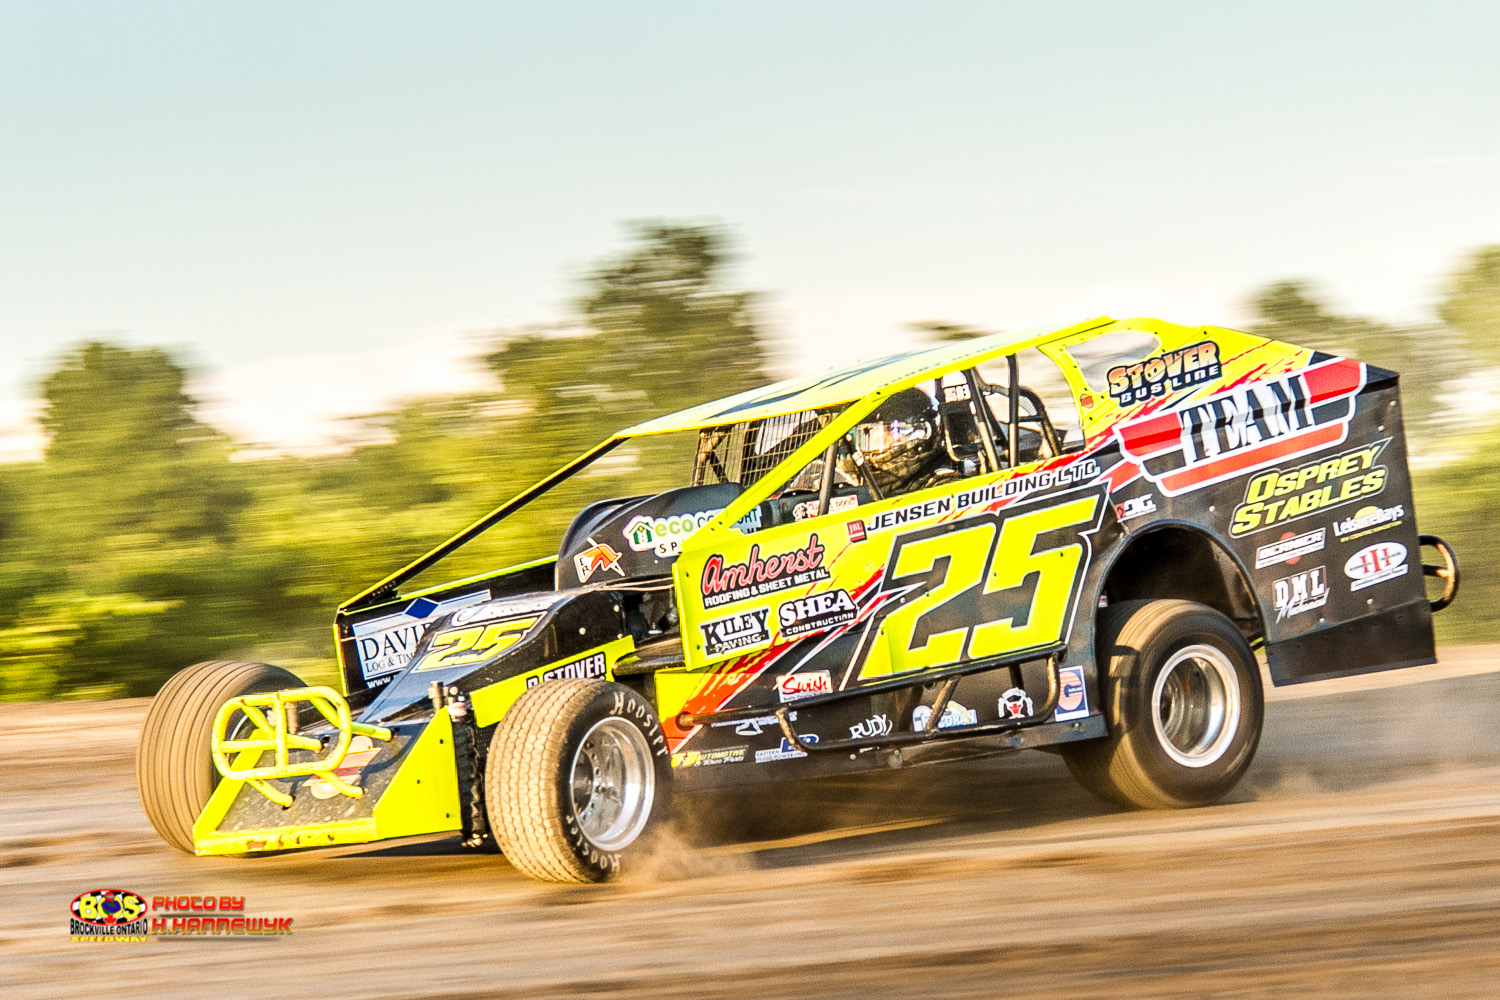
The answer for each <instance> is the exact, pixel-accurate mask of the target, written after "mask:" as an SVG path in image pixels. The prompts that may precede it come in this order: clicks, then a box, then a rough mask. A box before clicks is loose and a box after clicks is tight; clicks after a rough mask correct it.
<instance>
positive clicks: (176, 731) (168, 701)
mask: <svg viewBox="0 0 1500 1000" xmlns="http://www.w3.org/2000/svg"><path fill="white" fill-rule="evenodd" d="M301 686H302V682H301V681H300V680H298V679H297V675H296V674H294V673H292V672H290V671H288V670H283V669H281V668H280V667H273V666H271V665H269V664H266V663H242V662H240V661H238V660H212V661H209V662H208V663H195V664H194V665H193V666H191V667H185V668H184V669H182V670H179V671H178V672H177V673H176V674H174V675H173V676H172V678H171V680H169V681H167V683H165V684H163V685H162V688H161V690H160V691H158V692H157V693H156V697H155V698H154V699H153V700H152V702H151V708H150V709H149V710H148V711H147V712H146V723H145V725H143V726H142V727H141V737H140V742H139V743H138V744H137V746H136V753H135V783H136V789H137V790H138V791H139V793H140V796H141V808H142V809H144V810H145V812H146V818H147V819H148V820H150V821H151V825H152V826H153V827H155V828H156V832H157V833H159V834H161V838H162V839H163V840H165V841H166V842H167V843H169V844H171V845H172V846H173V847H175V848H177V849H178V850H180V851H186V852H187V853H188V854H191V853H193V821H194V820H196V819H197V818H198V814H199V813H201V812H202V811H203V807H204V806H206V805H207V804H208V798H209V796H210V795H212V794H213V791H214V789H215V788H216V787H218V784H219V772H218V771H217V770H215V769H214V762H213V755H212V753H211V752H210V750H209V743H210V738H211V736H212V734H213V728H214V719H215V718H216V717H217V716H218V714H219V708H220V707H221V706H222V705H223V704H224V703H225V702H226V701H228V700H229V699H231V698H237V697H239V696H240V695H245V694H260V693H262V692H265V691H280V690H282V689H285V688H296V687H301Z"/></svg>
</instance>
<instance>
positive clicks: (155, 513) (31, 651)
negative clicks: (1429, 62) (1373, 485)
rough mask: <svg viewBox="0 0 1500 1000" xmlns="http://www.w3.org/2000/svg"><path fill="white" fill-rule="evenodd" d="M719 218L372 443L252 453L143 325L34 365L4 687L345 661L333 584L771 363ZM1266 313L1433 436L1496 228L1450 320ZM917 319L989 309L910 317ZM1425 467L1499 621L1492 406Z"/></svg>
mask: <svg viewBox="0 0 1500 1000" xmlns="http://www.w3.org/2000/svg"><path fill="white" fill-rule="evenodd" d="M731 262H732V257H731V255H730V253H729V249H728V243H727V239H726V237H725V234H724V233H723V232H722V231H721V230H719V229H717V228H714V227H704V226H682V225H670V224H664V223H643V224H639V225H637V226H635V227H634V229H633V239H632V242H631V243H630V244H629V245H628V246H627V247H626V248H624V249H623V250H622V251H621V252H619V253H618V254H615V255H613V256H611V257H609V258H607V259H605V260H603V261H601V262H600V263H599V264H598V265H597V266H596V267H594V268H593V269H591V270H590V271H588V272H587V274H586V276H585V278H584V280H583V282H582V286H581V288H580V289H579V292H578V294H577V296H576V299H575V302H574V307H575V308H574V311H575V316H574V317H573V318H572V319H571V320H570V321H569V322H567V323H565V324H561V325H558V326H554V327H542V328H529V329H525V330H517V331H509V332H507V333H505V334H503V335H501V336H500V337H499V338H498V339H497V343H496V344H495V345H494V346H493V348H492V349H491V350H490V352H489V353H488V354H487V355H486V356H485V358H484V359H483V360H484V362H485V363H486V364H487V365H488V366H489V368H490V369H491V370H492V371H493V372H494V374H495V376H496V377H497V379H498V384H499V387H498V388H497V389H496V390H494V391H491V392H479V393H472V394H468V395H453V396H443V397H436V398H430V399H419V400H413V401H411V402H408V403H406V404H405V405H403V406H402V407H400V408H399V409H397V410H395V411H393V412H390V413H386V414H380V415H376V416H375V417H373V418H367V419H374V420H376V421H378V424H379V428H380V429H381V430H382V431H383V432H384V433H383V436H382V440H381V442H380V443H376V444H370V445H366V446H363V447H360V448H357V449H355V450H354V451H352V452H351V453H349V454H346V455H340V456H334V457H327V458H318V459H299V458H286V459H279V460H274V461H260V462H254V463H235V462H232V461H231V460H230V455H231V452H232V450H233V446H232V443H231V442H229V441H228V440H226V439H225V438H224V437H223V436H222V435H221V434H219V433H218V432H217V431H215V430H213V429H212V428H210V427H207V426H206V425H204V424H203V423H202V422H201V421H199V420H198V419H197V418H196V416H195V415H194V401H193V399H192V398H191V397H190V395H189V394H188V392H187V388H186V384H187V375H186V372H185V371H184V369H183V367H182V365H181V362H180V361H179V360H177V359H174V358H173V357H171V356H170V355H169V354H168V353H166V352H165V351H162V350H160V349H156V348H146V349H139V350H135V349H130V348H126V347H121V346H118V345H112V344H107V343H98V342H92V343H85V344H82V345H80V346H79V347H78V348H76V349H74V350H72V351H70V352H68V353H67V354H65V355H64V356H63V357H61V358H60V359H59V360H58V362H57V364H56V366H55V369H54V370H53V372H52V373H51V374H50V375H48V376H47V378H46V379H45V380H44V382H43V383H42V386H41V391H42V395H43V398H44V400H45V402H46V409H45V412H44V415H43V426H44V428H45V429H46V431H47V434H48V436H49V444H48V447H47V451H46V457H45V461H43V462H41V463H36V464H29V465H12V466H0V700H16V699H34V698H67V697H110V696H118V695H141V694H149V693H151V692H152V691H154V690H155V689H156V688H157V687H158V686H159V685H160V683H161V682H162V681H163V680H164V679H165V678H166V677H168V676H170V675H171V673H173V672H174V671H175V670H177V669H178V668H180V667H182V666H184V665H186V664H189V663H192V662H194V661H196V660H203V659H210V658H220V657H222V658H233V659H263V660H266V661H269V662H275V663H280V664H282V665H285V666H288V667H290V668H292V669H294V670H296V671H297V672H298V673H299V674H301V675H302V676H304V677H306V678H308V679H309V680H312V681H314V682H322V683H327V682H330V681H333V679H334V667H333V647H332V639H331V632H330V629H329V625H330V622H331V613H332V610H333V608H334V607H335V606H336V605H337V604H338V603H339V602H340V601H342V600H344V599H346V598H348V597H349V596H351V595H352V594H353V593H355V592H356V591H358V590H360V589H361V588H362V587H364V586H367V585H368V584H370V583H372V582H374V581H375V580H376V579H379V578H380V577H382V576H384V575H385V574H386V573H388V572H390V571H391V570H393V569H395V568H396V567H398V566H400V565H403V564H404V563H406V562H409V561H410V560H411V559H413V558H414V557H416V556H417V555H419V554H421V553H422V552H425V551H427V550H428V549H430V548H431V547H432V546H433V545H434V544H435V543H437V542H438V541H440V540H441V539H442V538H444V537H446V536H447V535H449V534H451V533H452V532H453V531H454V530H456V529H457V528H459V527H461V526H463V525H465V524H468V523H470V522H471V521H473V520H474V519H475V518H476V517H478V516H480V515H482V514H483V513H485V512H486V511H488V510H490V509H491V508H493V507H495V506H496V505H498V504H499V503H501V502H502V501H504V500H505V499H507V498H509V497H510V496H512V495H514V494H515V493H517V492H519V491H520V490H522V489H524V488H526V487H527V486H530V485H531V484H532V483H534V482H536V481H538V480H539V479H541V478H543V477H544V476H546V475H547V474H548V473H550V472H551V471H553V470H554V469H555V468H556V467H557V466H558V465H559V464H560V463H561V462H563V461H566V460H567V459H569V458H571V457H573V456H575V455H577V454H579V453H581V452H582V451H584V450H585V449H587V448H589V447H591V446H593V445H594V444H596V443H597V442H599V441H600V440H602V439H603V438H605V437H607V436H608V435H609V434H611V433H613V432H614V431H615V430H617V429H619V428H621V427H622V426H626V425H629V424H633V423H636V422H639V421H642V420H646V419H648V418H650V417H652V416H655V415H658V414H661V413H666V412H670V411H672V410H676V409H680V408H682V407H685V406H689V405H692V404H695V403H698V402H701V401H703V400H706V399H712V398H717V397H721V396H726V395H729V394H732V393H735V392H739V391H742V390H744V389H748V388H752V387H754V386H757V385H761V384H763V383H764V382H765V381H767V379H768V376H767V373H766V371H765V368H766V350H765V342H764V340H763V338H762V336H761V332H760V330H759V329H758V327H757V324H756V319H755V308H756V298H755V296H753V295H752V294H750V293H747V292H745V291H742V290H737V289H735V288H734V287H732V285H731V284H730V283H729V281H728V278H727V273H726V272H727V270H728V268H729V265H730V264H731ZM1256 307H1257V312H1258V317H1259V318H1258V321H1257V324H1256V327H1255V329H1256V330H1257V331H1259V332H1261V333H1265V334H1267V335H1270V336H1275V337H1278V338H1281V339H1285V340H1289V341H1292V342H1294V343H1299V344H1306V345H1309V346H1315V347H1319V348H1322V349H1325V350H1329V351H1333V352H1337V353H1341V354H1347V355H1350V356H1353V357H1356V358H1359V359H1361V360H1364V361H1369V362H1372V363H1374V364H1377V365H1381V366H1384V367H1390V368H1393V369H1395V370H1397V371H1399V372H1400V373H1401V379H1402V386H1403V392H1404V395H1405V398H1406V400H1407V409H1408V426H1409V432H1410V440H1411V444H1412V446H1413V452H1414V454H1417V455H1425V454H1429V453H1430V452H1431V451H1432V448H1433V446H1434V445H1433V442H1435V441H1437V432H1438V430H1439V429H1441V424H1440V423H1439V422H1438V420H1437V419H1436V418H1437V417H1438V416H1439V415H1440V406H1441V398H1440V397H1441V393H1442V391H1443V390H1444V388H1445V387H1447V386H1449V384H1450V383H1451V381H1452V380H1453V379H1454V378H1456V377H1459V376H1462V375H1464V374H1466V373H1467V372H1469V371H1470V370H1471V369H1472V368H1473V367H1474V362H1475V360H1476V359H1477V360H1478V361H1480V362H1482V363H1484V364H1495V363H1500V247H1491V248H1488V249H1485V250H1482V251H1480V252H1479V253H1477V254H1475V255H1474V256H1473V257H1472V258H1471V259H1470V260H1469V261H1467V262H1465V264H1464V265H1463V266H1462V267H1461V268H1460V269H1459V270H1458V272H1457V273H1456V274H1455V276H1454V278H1453V279H1452V281H1451V282H1450V284H1449V286H1448V290H1447V297H1446V299H1445V301H1444V302H1443V304H1442V308H1441V310H1440V315H1441V317H1442V320H1443V322H1444V323H1445V324H1447V325H1446V326H1444V327H1439V326H1436V325H1429V326H1391V325H1387V324H1381V323H1376V322H1373V321H1370V320H1366V319H1361V318H1358V317H1349V316H1342V315H1339V314H1337V313H1335V312H1333V311H1332V310H1330V309H1328V308H1327V307H1326V306H1325V305H1324V304H1322V303H1321V302H1319V301H1318V300H1317V298H1316V297H1315V296H1314V295H1313V293H1312V292H1311V291H1309V289H1308V287H1307V286H1306V285H1304V284H1301V283H1297V282H1283V283H1280V284H1277V285H1273V286H1270V287H1268V288H1267V289H1265V290H1264V291H1263V292H1262V293H1261V294H1260V295H1259V296H1258V297H1257V300H1256ZM913 328H914V330H916V332H917V333H918V334H919V335H920V336H921V337H922V338H923V339H925V340H928V341H932V340H962V339H967V338H970V337H973V336H978V335H981V334H983V333H984V332H985V331H983V330H979V329H977V328H974V327H969V326H964V325H960V324H955V323H946V322H929V323H921V324H913ZM1466 433H1467V434H1468V435H1469V436H1468V437H1463V438H1459V437H1456V436H1454V435H1453V434H1452V433H1450V434H1449V436H1448V437H1447V438H1445V439H1443V443H1442V446H1443V448H1444V449H1445V450H1446V451H1448V452H1450V453H1454V454H1458V455H1463V456H1469V457H1461V458H1458V459H1456V460H1453V461H1450V462H1449V463H1448V464H1446V465H1442V466H1438V467H1433V468H1427V469H1419V470H1418V472H1417V487H1416V489H1417V498H1418V501H1417V502H1418V507H1419V510H1420V513H1421V518H1422V521H1421V526H1422V529H1423V530H1424V531H1436V532H1438V533H1440V534H1443V535H1444V536H1446V537H1448V538H1449V539H1450V540H1451V541H1453V542H1454V544H1455V546H1456V547H1457V548H1458V551H1459V553H1460V557H1461V558H1462V559H1463V561H1464V572H1465V577H1464V590H1463V594H1462V596H1461V598H1460V600H1459V602H1458V603H1457V604H1455V605H1454V608H1453V609H1452V610H1450V611H1448V612H1445V613H1444V614H1443V615H1442V616H1440V617H1439V619H1438V622H1439V634H1440V637H1441V638H1442V639H1443V640H1444V641H1460V642H1465V641H1467V642H1472V641H1480V640H1482V639H1500V623H1497V622H1496V620H1495V617H1494V615H1493V614H1492V613H1491V612H1490V610H1489V609H1490V608H1492V607H1494V606H1495V602H1496V600H1497V599H1500V574H1497V573H1496V572H1495V571H1493V570H1492V569H1491V567H1494V566H1495V565H1497V563H1500V558H1497V557H1500V552H1497V551H1496V549H1497V548H1500V545H1497V543H1496V542H1495V541H1494V540H1493V537H1492V533H1491V532H1488V531H1487V530H1486V526H1487V521H1488V518H1489V517H1490V507H1491V505H1492V504H1493V502H1494V498H1495V497H1497V496H1500V466H1497V465H1496V463H1495V462H1494V461H1493V459H1491V458H1489V457H1488V453H1487V451H1486V449H1485V447H1484V439H1485V436H1484V433H1483V432H1482V429H1480V428H1475V427H1472V426H1470V427H1469V428H1468V429H1467V431H1466ZM691 444H692V442H686V443H685V445H684V443H683V442H678V441H673V440H672V439H671V438H670V437H668V438H666V439H660V440H658V439H648V440H645V441H640V442H632V443H631V444H629V445H626V446H624V447H622V448H621V449H619V450H617V451H616V452H615V453H612V454H611V455H609V456H607V457H606V458H605V459H604V460H602V461H601V462H600V463H598V465H597V466H595V467H594V468H591V469H590V470H588V472H587V473H586V474H584V475H581V476H579V477H577V479H575V480H573V481H570V482H569V483H568V484H565V486H563V487H561V488H559V489H558V490H556V491H554V492H553V493H552V494H549V495H548V496H546V497H544V498H543V499H542V500H541V501H539V502H537V503H536V504H534V505H533V506H532V507H531V508H529V510H528V512H527V516H526V517H524V518H518V519H516V520H515V521H513V522H506V523H504V524H502V525H500V526H499V527H498V528H496V529H495V530H494V531H492V532H489V533H488V534H487V535H485V536H484V537H483V538H482V539H481V540H480V541H479V542H477V543H475V544H474V545H472V546H468V547H466V548H465V549H463V550H461V551H460V553H459V554H458V555H456V556H455V557H454V558H452V559H449V560H445V561H444V563H443V564H441V565H440V567H439V568H438V569H437V570H435V571H434V577H433V578H429V579H428V580H427V581H426V582H429V583H432V582H438V580H440V579H442V580H446V579H454V578H458V577H462V576H466V575H471V574H475V573H479V572H482V571H487V570H491V569H494V568H496V567H499V566H504V565H511V564H514V563H517V562H522V561H525V560H528V559H531V558H535V557H538V556H543V555H549V554H552V553H554V552H555V551H556V546H557V540H558V537H559V536H560V534H561V532H562V531H563V530H564V528H565V527H566V526H567V524H568V523H569V522H570V521H571V520H572V518H573V516H574V515H575V514H576V513H577V511H578V510H579V508H580V507H581V506H582V505H583V504H585V503H587V502H589V501H591V500H595V499H599V498H602V497H605V496H619V495H625V494H630V493H638V492H645V491H650V490H655V489H660V488H663V487H666V486H669V485H676V484H678V483H680V482H681V481H682V478H683V476H684V475H685V473H686V471H687V470H688V469H689V468H690V461H691Z"/></svg>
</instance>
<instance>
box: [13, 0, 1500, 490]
mask: <svg viewBox="0 0 1500 1000" xmlns="http://www.w3.org/2000/svg"><path fill="white" fill-rule="evenodd" d="M1496 38H1500V6H1497V5H1495V4H1493V3H1477V2H1476V3H1444V2H1429V3H1424V4H1421V5H1417V4H1406V3H1400V4H1398V3H1387V2H1380V0H1364V2H1360V3H1316V2H1298V3H1281V2H1277V0H1267V2H1261V3H1257V4H1238V5H1228V4H1204V3H1201V2H1196V3H1137V4H1127V3H1118V2H1116V3H1069V2H1054V3H1048V4H1037V3H1027V4H1012V3H1004V2H998V0H990V2H985V3H945V2H941V0H934V2H927V3H922V4H914V3H902V4H895V3H884V2H875V0H865V2H860V3H842V2H820V0H798V2H795V3H791V2H780V0H758V2H756V3H754V4H750V3H744V4H727V3H711V4H704V3H664V2H636V3H613V4H598V3H554V4H526V5H522V4H512V3H504V2H493V0H492V2H488V3H457V2H445V0H424V2H421V3H405V2H370V0H364V2H360V3H353V2H342V0H312V2H309V0H298V2H295V3H294V2H288V0H262V2H258V3H255V4H219V3H208V4H206V3H202V2H178V3H174V2H156V0H136V2H133V3H131V4H120V3H113V2H76V0H45V2H44V0H13V2H10V3H5V4H3V5H0V143H3V146H0V154H3V155H0V348H3V350H0V459H6V458H8V459H12V460H14V459H21V458H27V457H34V456H35V454H36V453H37V452H38V450H39V448H40V446H41V444H42V439H41V437H40V433H39V431H38V430H37V429H36V426H35V424H34V417H35V414H36V413H37V412H38V409H39V404H38V403H37V402H36V397H37V384H38V380H39V379H40V378H41V377H42V376H43V375H44V374H45V373H46V372H47V371H48V370H49V368H50V366H52V365H54V364H55V363H56V360H57V358H58V357H59V356H60V355H61V354H62V353H63V352H64V351H66V350H67V349H68V348H69V347H71V346H73V345H76V344H78V343H80V342H81V341H84V340H86V339H98V338H104V339H111V340H116V341H119V342H122V343H127V344H135V345H144V344H155V345H162V346H166V347H169V348H171V349H173V350H174V352H176V353H177V355H178V356H179V357H180V358H182V359H183V360H184V361H185V362H186V363H188V364H189V365H190V366H191V368H192V370H193V371H194V373H195V375H196V379H195V382H194V391H195V393H196V394H197V395H198V397H199V398H201V399H202V400H203V401H204V410H203V412H204V414H205V416H206V417H208V419H210V420H212V421H213V422H215V423H217V424H219V425H220V426H223V427H224V428H225V429H227V430H229V431H230V432H231V433H232V434H234V435H235V437H236V438H238V439H239V440H241V441H243V442H245V443H246V444H247V445H252V446H258V447H259V448H260V450H261V453H274V452H275V451H277V450H278V449H281V450H287V449H290V450H297V449H302V450H309V449H316V448H319V447H328V446H331V445H334V444H336V443H337V442H338V441H339V440H340V439H341V438H340V435H341V434H343V433H344V432H343V431H342V430H341V428H340V424H339V423H338V422H337V420H336V418H337V417H339V416H341V415H345V414H354V413H368V412H371V411H374V410H379V409H381V408H383V407H385V406H388V405H390V404H391V403H392V402H393V401H394V400H396V399H399V398H401V397H403V396H407V395H416V394H425V393H433V392H442V391H449V390H458V389H464V388H470V387H473V386H475V385H479V384H483V379H484V376H483V374H482V372H480V371H479V370H478V369H477V367H475V366H474V365H473V364H472V363H471V362H470V361H469V360H468V359H469V358H471V357H472V356H473V355H474V354H475V353H476V352H477V351H479V350H481V349H482V348H483V346H484V345H485V344H486V343H487V342H488V341H489V340H490V339H492V338H493V337H494V336H495V335H496V333H497V331H502V330H505V329H508V328H514V327H517V326H520V325H524V324H527V323H536V322H548V321H554V320H557V319H560V318H562V317H564V316H565V315H566V314H567V310H568V302H569V300H570V297H571V296H572V295H574V294H575V291H576V289H577V282H578V280H579V279H580V277H581V276H582V275H583V274H584V273H586V271H587V269H588V267H589V265H590V263H591V262H593V261H595V260H597V259H599V258H600V257H601V256H602V255H604V254H608V253H610V252H612V251H616V250H618V249H619V248H620V247H621V246H622V245H623V241H624V239H625V233H626V230H625V229H624V226H623V224H624V223H626V222H627V221H629V220H632V219H645V218H666V219H673V220H682V221H715V222H719V223H722V224H724V225H726V226H728V227H729V228H730V231H731V232H732V233H733V234H734V236H735V239H736V241H737V245H738V247H739V249H740V251H741V252H742V254H743V258H742V260H741V262H740V265H739V268H738V270H737V272H736V273H735V275H734V279H735V281H736V282H738V283H740V284H742V285H743V286H744V287H749V288H754V289H759V290H762V291H764V292H765V293H766V295H765V299H764V304H765V316H766V319H767V323H768V325H769V327H770V329H771V331H772V333H773V335H774V336H775V337H776V338H777V342H778V343H779V344H780V347H781V354H780V361H779V362H778V363H779V365H780V367H781V368H782V369H783V370H784V371H785V372H787V373H790V372H792V371H799V370H806V369H810V368H814V367H818V366H822V365H826V364H832V363H837V362H840V361H842V360H846V359H848V358H850V357H853V356H860V355H870V354H875V353H880V352H882V351H884V350H887V349H894V348H895V347H897V346H898V345H899V342H900V338H901V337H902V336H903V330H904V329H905V324H908V323H911V322H914V321H919V320H928V319H944V320H950V321H956V322H963V323H968V324H972V325H975V326H981V327H985V328H994V329H1007V328H1016V327H1024V326H1033V325H1044V324H1054V325H1062V324H1065V323H1070V322H1074V321H1076V320H1078V319H1081V318H1084V317H1087V316H1093V315H1099V314H1112V315H1115V316H1129V315H1155V316H1160V317H1162V318H1164V319H1169V320H1172V321H1175V322H1182V323H1215V324H1220V325H1230V326H1233V325H1235V324H1237V323H1243V322H1246V321H1247V320H1248V319H1249V315H1250V314H1249V310H1248V307H1247V300H1248V297H1249V296H1250V295H1251V294H1252V293H1253V292H1254V290H1255V289H1256V288H1257V287H1259V286H1260V285H1262V284H1264V283H1265V282H1268V281H1271V280H1276V279H1281V278H1287V277H1305V278H1309V279H1311V280H1312V281H1314V282H1315V284H1316V285H1317V286H1318V287H1319V288H1321V289H1322V291H1323V293H1324V295H1325V296H1326V298H1327V300H1328V301H1329V302H1330V303H1331V304H1332V305H1333V306H1334V307H1336V308H1338V309H1341V310H1346V311H1350V312H1358V313H1362V314H1367V315H1373V316H1377V317H1379V318H1383V319H1391V320H1407V319H1420V318H1424V317H1427V316H1430V315H1431V311H1432V308H1433V305H1434V303H1435V302H1436V300H1437V298H1438V297H1439V296H1440V294H1441V290H1442V286H1443V283H1444V280H1445V277H1446V275H1448V274H1449V273H1451V271H1452V270H1453V269H1454V267H1456V266H1457V265H1458V264H1459V263H1460V262H1461V261H1462V260H1463V259H1464V256H1465V255H1466V254H1467V253H1470V252H1472V251H1473V250H1474V249H1476V248H1478V247H1479V246H1481V245H1484V244H1487V243H1497V242H1500V127H1497V121H1500V114H1497V110H1496V109H1497V108H1500V60H1497V59H1495V58H1494V40H1495V39H1496Z"/></svg>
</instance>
